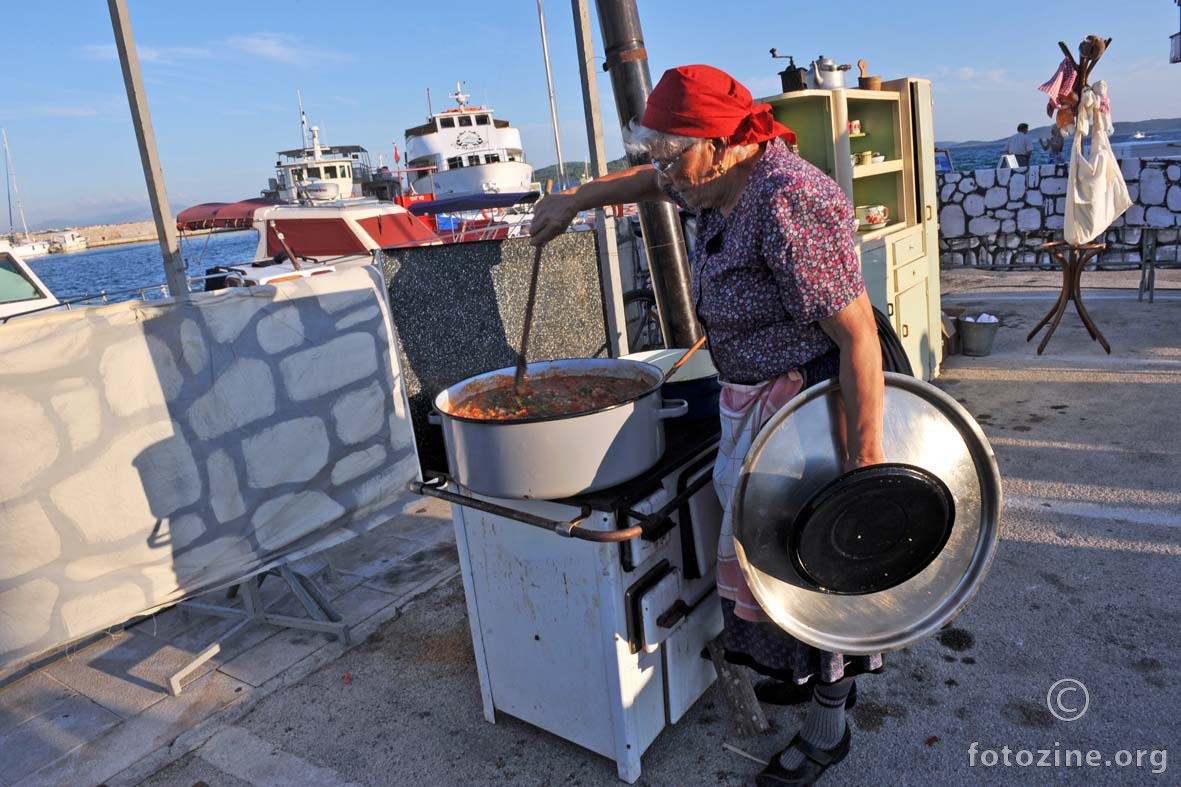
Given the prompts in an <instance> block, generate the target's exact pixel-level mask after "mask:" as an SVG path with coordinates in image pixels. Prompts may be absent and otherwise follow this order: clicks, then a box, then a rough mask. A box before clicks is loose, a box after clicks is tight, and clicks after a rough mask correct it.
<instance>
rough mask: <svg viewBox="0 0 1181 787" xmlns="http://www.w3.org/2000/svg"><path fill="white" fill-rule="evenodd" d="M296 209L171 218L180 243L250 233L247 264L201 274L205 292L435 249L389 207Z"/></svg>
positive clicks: (263, 202) (329, 202) (408, 218)
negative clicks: (401, 251) (385, 254)
mask: <svg viewBox="0 0 1181 787" xmlns="http://www.w3.org/2000/svg"><path fill="white" fill-rule="evenodd" d="M329 193H331V190H328V189H325V190H323V191H316V192H306V191H305V193H304V194H303V196H302V197H301V202H300V203H298V204H288V203H283V202H279V201H277V200H274V199H268V198H255V199H248V200H242V201H241V202H232V203H225V202H207V203H204V204H201V205H194V206H192V207H190V208H186V209H185V210H182V211H181V212H180V213H178V214H177V216H176V226H177V229H178V230H180V232H181V233H182V237H183V236H185V235H188V236H189V237H188V240H189V241H191V242H193V243H199V239H195V238H193V233H197V232H206V231H216V230H243V229H253V230H255V231H256V232H257V233H258V246H257V247H256V249H255V252H254V258H253V259H252V260H244V261H243V262H242V263H241V264H238V265H229V266H217V267H216V268H213V269H210V270H208V271H206V273H207V279H206V282H205V289H207V290H210V289H220V288H222V287H227V286H230V287H232V286H252V285H257V284H273V283H275V282H277V281H285V280H287V279H296V278H305V277H308V276H317V275H320V274H323V273H330V272H332V271H334V270H337V269H340V268H342V267H351V266H355V265H372V264H380V252H381V250H382V249H389V248H402V247H407V246H427V245H434V244H439V243H442V242H443V241H442V240H441V239H440V238H439V236H438V235H436V234H435V233H434V232H433V231H432V230H431V228H430V227H429V226H428V225H427V224H426V223H424V222H423V221H421V220H420V219H419V218H418V217H416V216H414V215H412V214H411V213H410V212H409V211H408V210H406V209H405V208H403V207H402V206H401V205H398V204H397V203H395V202H387V201H385V200H377V199H371V198H367V197H353V198H347V199H336V198H331V199H330V198H327V197H326V196H325V197H314V196H312V195H313V194H323V195H328V194H329Z"/></svg>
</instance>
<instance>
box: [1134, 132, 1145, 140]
mask: <svg viewBox="0 0 1181 787" xmlns="http://www.w3.org/2000/svg"><path fill="white" fill-rule="evenodd" d="M1144 137H1145V134H1144V132H1143V131H1137V132H1136V133H1135V134H1133V135H1132V139H1144Z"/></svg>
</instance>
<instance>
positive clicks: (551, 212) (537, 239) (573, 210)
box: [529, 191, 579, 246]
mask: <svg viewBox="0 0 1181 787" xmlns="http://www.w3.org/2000/svg"><path fill="white" fill-rule="evenodd" d="M578 210H579V207H578V200H577V199H576V198H575V196H574V194H573V192H566V191H563V192H560V193H558V194H549V195H547V196H545V197H542V198H541V199H540V200H538V201H537V204H536V205H534V206H533V218H531V219H530V220H529V242H530V243H532V244H533V245H534V246H541V245H542V244H545V243H549V242H550V241H551V240H553V239H554V238H556V237H558V236H559V235H561V234H562V233H563V232H565V231H566V229H567V228H568V227H569V226H570V222H572V221H574V218H575V217H576V216H577V215H578Z"/></svg>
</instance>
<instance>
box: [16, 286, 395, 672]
mask: <svg viewBox="0 0 1181 787" xmlns="http://www.w3.org/2000/svg"><path fill="white" fill-rule="evenodd" d="M392 333H393V328H392V325H391V323H390V317H389V308H388V305H387V301H386V298H385V292H384V283H383V281H382V278H381V273H380V271H378V270H377V269H376V268H375V267H374V266H367V267H366V268H354V269H350V270H343V271H338V272H337V273H334V274H332V275H330V276H314V277H311V278H306V279H299V280H296V281H290V282H283V283H281V284H277V285H273V286H264V287H251V288H242V289H230V290H224V291H221V292H217V293H200V294H196V295H194V296H193V297H192V298H191V299H184V300H176V299H169V300H165V301H152V302H144V301H130V302H127V303H120V304H115V305H113V306H106V307H101V308H93V309H79V310H75V311H71V312H65V313H58V314H44V315H38V316H35V317H29V318H25V319H18V320H13V321H12V322H10V323H8V324H6V325H3V326H0V435H3V436H4V437H3V439H0V670H3V669H5V668H10V667H15V666H17V665H18V664H20V663H22V662H25V661H27V660H29V659H33V658H35V657H37V656H38V655H39V654H41V653H43V652H45V651H47V650H50V649H53V648H55V647H58V646H60V645H63V644H65V643H68V642H71V641H73V640H76V639H79V638H81V637H85V636H88V635H89V634H92V633H94V632H95V631H100V630H102V629H105V628H108V627H110V626H115V625H118V624H119V623H122V622H123V621H125V620H128V619H130V618H132V617H134V616H136V615H139V614H143V613H146V612H148V611H150V610H152V609H155V608H159V607H160V606H162V605H166V604H171V603H175V602H176V601H179V600H181V599H183V598H186V597H189V596H192V595H194V594H196V593H200V592H203V591H205V590H210V589H214V588H217V587H220V586H223V585H226V584H231V583H233V582H235V581H240V580H241V579H242V578H244V577H248V576H250V575H252V574H253V573H255V572H257V571H259V570H262V569H264V568H265V567H267V566H271V565H275V564H277V563H280V562H283V561H284V560H293V559H296V558H298V557H299V556H301V555H304V554H310V553H312V552H314V551H317V550H318V549H321V548H324V547H326V546H329V545H331V544H333V543H336V542H338V541H340V540H343V539H345V538H348V537H351V536H352V535H355V534H357V533H361V532H364V531H365V530H367V529H369V528H371V527H373V526H375V525H376V524H379V523H381V522H384V521H386V520H388V519H389V517H390V516H391V515H392V514H394V513H397V511H400V510H401V508H402V507H403V506H404V505H406V504H407V503H409V502H411V501H412V500H414V499H415V498H413V497H412V496H410V495H409V494H408V493H406V491H405V487H406V483H407V481H409V480H410V479H412V478H414V477H416V476H417V474H418V463H417V459H416V456H415V447H414V441H413V435H412V432H411V429H410V423H409V417H408V413H407V407H406V404H405V399H404V394H403V392H402V388H401V379H400V373H399V370H398V367H397V361H396V358H395V356H394V353H393V346H392V345H393V338H392Z"/></svg>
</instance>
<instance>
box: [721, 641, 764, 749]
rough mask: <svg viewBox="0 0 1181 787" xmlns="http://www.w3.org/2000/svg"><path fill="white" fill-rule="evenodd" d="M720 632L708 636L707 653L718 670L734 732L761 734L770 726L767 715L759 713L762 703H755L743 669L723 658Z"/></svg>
mask: <svg viewBox="0 0 1181 787" xmlns="http://www.w3.org/2000/svg"><path fill="white" fill-rule="evenodd" d="M723 636H724V635H722V634H719V635H718V636H717V637H715V638H714V639H712V640H710V643H709V645H708V646H707V647H708V648H709V657H710V658H711V659H712V660H713V663H714V669H715V670H717V673H718V687H719V688H720V689H721V690H722V695H723V696H725V698H726V704H727V705H729V706H730V714H731V715H732V716H733V718H734V725H735V726H736V727H737V728H738V734H739V735H742V736H744V737H745V736H747V735H761V734H763V733H764V732H766V731H767V730H768V729H769V728H770V727H769V725H768V724H767V716H766V715H765V714H764V713H763V707H762V706H761V705H759V700H758V697H756V696H755V690H754V687H752V686H751V685H750V680H748V679H747V676H746V673H745V672H744V671H743V670H742V668H741V667H738V666H736V665H734V664H731V663H730V662H728V661H726V657H725V654H724V651H723V648H722V637H723Z"/></svg>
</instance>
